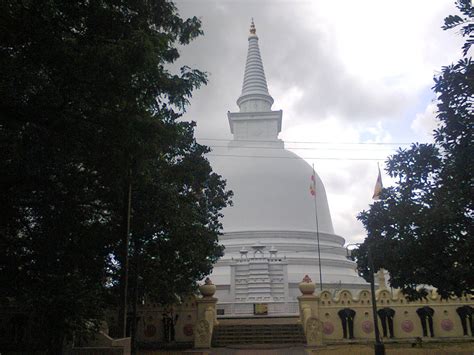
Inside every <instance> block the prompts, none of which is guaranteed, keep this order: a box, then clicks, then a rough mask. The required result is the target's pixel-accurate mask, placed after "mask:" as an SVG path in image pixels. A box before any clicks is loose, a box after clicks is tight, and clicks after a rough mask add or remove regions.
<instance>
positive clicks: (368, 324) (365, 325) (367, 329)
mask: <svg viewBox="0 0 474 355" xmlns="http://www.w3.org/2000/svg"><path fill="white" fill-rule="evenodd" d="M361 327H362V330H363V331H364V333H367V334H369V333H372V331H373V330H374V325H373V324H372V321H370V320H365V321H363V322H362V324H361Z"/></svg>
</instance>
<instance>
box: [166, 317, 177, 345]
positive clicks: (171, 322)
mask: <svg viewBox="0 0 474 355" xmlns="http://www.w3.org/2000/svg"><path fill="white" fill-rule="evenodd" d="M168 322H169V328H168V329H169V331H170V341H174V337H175V330H174V327H175V326H176V323H177V322H178V315H175V316H174V318H173V314H171V315H170V317H169V318H168Z"/></svg>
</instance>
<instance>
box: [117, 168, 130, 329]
mask: <svg viewBox="0 0 474 355" xmlns="http://www.w3.org/2000/svg"><path fill="white" fill-rule="evenodd" d="M131 205H132V172H131V169H129V171H128V175H127V182H126V186H125V191H124V206H123V207H124V210H123V220H122V228H123V229H122V230H123V234H122V275H121V280H120V281H121V282H120V283H121V298H120V305H119V317H118V331H119V336H120V337H123V338H125V337H126V336H127V303H128V299H127V298H128V248H129V244H130V210H131Z"/></svg>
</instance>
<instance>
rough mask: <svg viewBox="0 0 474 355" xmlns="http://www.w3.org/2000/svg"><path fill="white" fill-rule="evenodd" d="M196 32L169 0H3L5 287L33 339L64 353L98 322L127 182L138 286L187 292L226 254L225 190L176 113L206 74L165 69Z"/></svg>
mask: <svg viewBox="0 0 474 355" xmlns="http://www.w3.org/2000/svg"><path fill="white" fill-rule="evenodd" d="M200 34H201V29H200V22H199V20H198V19H196V18H191V19H182V18H181V17H180V16H179V14H178V13H177V10H176V8H175V6H174V5H173V4H172V3H171V2H169V1H160V0H155V1H145V0H137V1H129V0H101V1H72V2H70V1H60V0H51V1H39V2H38V1H28V0H24V1H13V0H5V1H2V2H1V3H0V119H1V122H0V144H1V147H0V154H1V159H2V164H1V172H0V179H1V182H2V194H1V199H0V203H1V205H2V219H1V223H0V233H1V234H0V238H1V239H0V285H1V286H0V297H3V298H8V299H10V300H14V302H15V303H16V304H19V305H21V306H22V307H23V308H24V310H25V311H26V312H28V313H29V314H30V315H31V317H30V319H34V320H35V324H36V325H35V329H40V331H39V332H37V333H41V334H37V336H36V338H37V341H38V344H37V346H38V347H44V346H45V344H46V346H47V347H48V348H49V349H50V350H51V353H55V352H56V353H59V352H60V351H61V350H60V348H61V346H62V343H63V339H64V337H65V336H67V335H69V334H72V333H73V332H75V333H76V334H77V333H78V332H81V331H83V332H87V331H88V330H89V329H93V328H94V327H92V328H91V325H94V324H96V323H97V320H99V319H100V318H101V316H102V311H103V309H104V305H105V301H106V299H107V297H106V296H107V294H108V293H110V290H114V288H113V287H112V288H110V285H116V284H117V275H118V274H119V273H120V271H121V267H122V265H121V263H117V260H119V261H120V260H121V259H120V256H121V254H120V249H121V248H123V245H121V238H120V234H121V233H122V232H121V231H122V230H123V224H124V218H123V211H124V210H125V209H126V206H125V204H126V201H125V199H124V192H125V190H126V187H127V186H128V184H129V183H130V182H131V185H132V187H133V197H132V201H133V203H132V226H133V228H132V233H133V234H132V235H133V238H132V240H133V241H134V242H133V243H132V247H134V246H137V245H138V246H139V248H140V249H138V248H136V249H135V250H143V252H140V255H142V260H143V264H144V265H146V267H144V268H143V270H144V272H145V271H146V272H147V273H148V274H150V269H149V268H148V265H150V267H151V266H153V267H154V268H153V275H152V276H153V277H148V278H146V277H145V276H144V278H143V280H144V281H147V283H146V285H147V287H148V289H147V290H149V291H150V292H154V291H155V292H154V293H155V294H157V292H156V288H155V284H156V283H158V281H157V280H161V279H163V280H172V279H182V281H183V282H184V283H186V286H185V287H184V286H183V287H181V288H178V289H171V290H170V291H169V292H170V293H171V294H174V293H180V292H185V291H186V290H189V288H190V287H192V285H193V284H195V282H196V280H198V279H200V278H201V277H202V276H203V275H204V274H205V273H207V272H209V271H210V269H211V265H212V262H213V261H214V260H215V259H216V258H217V257H218V256H219V255H220V254H221V247H220V246H219V245H218V244H217V235H218V233H219V229H220V224H219V223H218V221H217V217H218V216H219V210H220V209H221V208H222V207H224V206H225V205H226V203H227V201H228V198H229V193H228V192H225V190H224V186H225V184H224V182H223V180H222V179H221V178H220V177H219V176H217V175H215V174H213V173H212V171H211V169H210V166H209V163H208V162H207V160H206V159H205V158H204V157H203V155H204V154H205V153H206V152H207V148H206V147H203V146H201V145H199V144H197V143H196V142H195V140H194V138H193V124H192V123H186V122H180V121H179V120H178V119H179V117H180V116H181V115H182V113H183V112H184V110H185V107H186V105H187V103H188V99H189V98H190V96H191V94H192V91H193V90H194V89H195V88H197V87H199V86H200V85H201V84H203V83H205V82H206V76H205V74H204V73H202V72H200V71H198V70H192V69H190V68H188V67H183V68H181V70H180V71H178V72H177V73H173V72H172V71H170V69H168V67H167V65H168V64H169V63H173V62H174V61H175V60H176V59H178V58H179V52H178V50H177V46H178V45H185V44H187V43H189V41H191V40H192V39H193V38H195V37H196V36H198V35H200ZM132 249H133V248H132ZM135 254H137V253H135ZM172 255H174V257H172ZM169 260H172V261H173V263H174V264H171V265H173V267H172V268H170V269H169V270H167V269H165V268H164V265H165V264H166V263H167V261H169ZM189 260H192V261H193V262H191V263H190V262H189ZM153 263H154V264H153ZM151 264H153V265H151ZM148 280H151V281H149V282H148ZM152 281H153V282H155V283H153V282H152ZM160 282H162V281H160ZM156 287H161V284H160V285H158V284H156ZM166 291H167V289H166V288H164V289H163V290H162V292H166ZM157 297H158V298H161V299H166V298H170V294H167V295H164V294H163V293H161V294H160V296H157ZM21 343H22V344H23V345H24V346H27V343H28V342H27V339H23V340H22V341H21Z"/></svg>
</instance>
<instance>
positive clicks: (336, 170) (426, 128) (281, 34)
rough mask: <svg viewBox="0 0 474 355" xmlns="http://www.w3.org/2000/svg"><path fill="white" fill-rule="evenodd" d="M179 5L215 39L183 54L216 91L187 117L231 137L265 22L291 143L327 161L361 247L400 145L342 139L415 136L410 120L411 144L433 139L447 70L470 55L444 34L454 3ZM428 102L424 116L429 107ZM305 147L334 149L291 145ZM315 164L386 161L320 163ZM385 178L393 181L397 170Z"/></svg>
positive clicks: (183, 0) (263, 42)
mask: <svg viewBox="0 0 474 355" xmlns="http://www.w3.org/2000/svg"><path fill="white" fill-rule="evenodd" d="M177 4H178V8H179V11H180V13H181V14H182V16H185V17H188V16H198V17H199V18H200V19H201V20H202V24H203V30H204V32H205V34H204V36H202V37H200V38H198V39H196V40H195V41H193V42H192V43H191V44H190V45H188V46H185V47H183V48H182V49H181V54H182V57H181V59H180V60H179V61H178V63H176V65H184V64H186V65H190V66H191V67H196V68H199V69H202V70H205V71H208V72H209V73H210V76H209V79H210V81H209V84H208V85H207V86H205V87H203V88H201V89H200V90H198V91H197V92H196V93H195V94H194V97H193V99H192V100H191V106H190V108H189V110H188V112H187V114H186V115H185V116H184V119H187V120H195V121H197V124H198V125H197V131H196V134H197V136H198V137H201V138H214V139H215V138H226V139H230V138H231V134H230V131H229V126H228V121H227V117H226V113H227V111H233V112H235V111H237V110H238V108H237V105H236V103H235V101H236V100H237V98H238V96H239V95H240V92H241V86H242V80H243V73H244V66H245V59H246V55H247V46H248V43H247V35H248V29H249V24H250V18H251V17H253V18H254V19H255V24H256V27H257V34H258V35H259V39H260V41H259V44H260V50H261V54H262V59H263V64H264V68H265V73H266V78H267V82H268V86H269V90H270V94H271V95H272V96H273V98H274V99H275V103H274V105H273V109H282V110H283V131H282V133H281V135H280V137H281V138H283V139H284V140H285V141H287V142H288V143H287V144H286V146H287V147H288V148H289V149H290V150H293V151H294V152H295V153H296V154H298V155H300V156H301V157H303V158H305V159H306V160H307V161H308V162H309V163H313V162H314V163H315V166H316V170H317V172H318V174H319V175H320V176H321V178H322V180H323V182H324V183H325V186H326V190H327V194H328V199H329V204H330V208H331V212H332V216H333V222H334V227H335V230H336V233H338V234H340V235H342V236H344V237H345V238H346V239H347V240H348V241H352V242H353V241H360V240H361V238H363V237H364V235H365V232H364V230H363V228H362V225H361V224H360V223H359V222H358V221H357V220H356V218H355V216H356V215H357V214H358V212H360V211H361V210H363V209H367V208H368V206H369V204H370V203H371V202H372V200H371V196H372V193H373V186H374V184H375V179H376V177H377V167H376V162H377V161H378V162H380V163H381V168H382V170H383V162H384V160H385V159H386V157H387V156H388V155H390V154H393V152H394V150H393V149H392V148H391V147H389V146H384V145H381V146H370V147H369V146H360V145H355V146H348V145H345V144H342V143H344V142H385V143H388V142H393V141H398V142H400V141H404V140H405V139H406V137H407V131H409V130H410V128H409V127H410V124H411V130H412V132H414V134H413V135H411V136H409V137H410V139H411V137H412V136H415V137H416V138H418V136H419V137H420V140H421V141H426V139H427V138H426V137H431V133H430V131H431V130H432V128H433V127H434V126H433V115H432V110H431V108H430V107H431V106H430V105H431V103H430V102H429V100H430V99H431V97H429V98H427V95H426V92H427V90H429V88H430V86H432V77H433V75H435V74H436V72H437V70H439V69H440V68H441V66H442V65H446V64H448V63H450V62H453V61H455V58H456V57H457V56H459V54H460V47H461V45H460V39H459V38H457V37H456V35H455V34H453V33H449V32H445V31H442V30H441V29H440V26H441V24H442V19H443V17H445V16H447V15H448V14H451V13H455V11H454V5H453V3H452V1H451V0H417V1H412V0H399V1H392V2H380V1H378V0H362V1H346V2H337V1H327V0H304V1H303V0H292V1H288V0H259V1H253V0H252V1H251V0H239V1H235V0H200V1H195V0H180V1H177ZM423 94H424V95H425V96H423ZM420 103H421V105H423V107H426V110H425V111H424V112H418V111H419V108H418V107H419V106H420ZM417 112H418V114H417ZM407 117H409V118H407ZM411 117H415V119H414V120H413V122H412V120H411V119H410V118H411ZM405 120H406V123H405ZM401 124H403V125H404V126H405V125H406V127H399V125H401ZM387 127H392V129H391V130H390V129H389V128H387ZM393 127H396V128H397V129H394V128H393ZM417 135H418V136H417ZM295 141H299V142H301V141H303V142H310V141H325V142H328V141H330V142H331V143H332V144H326V145H310V144H306V143H304V144H296V143H291V144H290V142H295ZM203 142H204V143H208V144H210V145H211V146H212V145H213V143H211V142H212V141H203ZM214 145H215V144H214ZM298 148H300V149H298ZM301 148H304V149H301ZM313 148H314V149H313ZM314 157H316V158H318V157H319V158H321V157H326V158H331V159H340V158H343V159H346V158H357V157H359V158H361V157H362V158H370V159H374V160H370V161H350V160H320V159H319V160H314V159H310V158H314ZM382 172H383V171H382ZM383 181H384V185H390V183H391V181H390V179H389V178H388V177H387V176H385V175H384V176H383Z"/></svg>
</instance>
